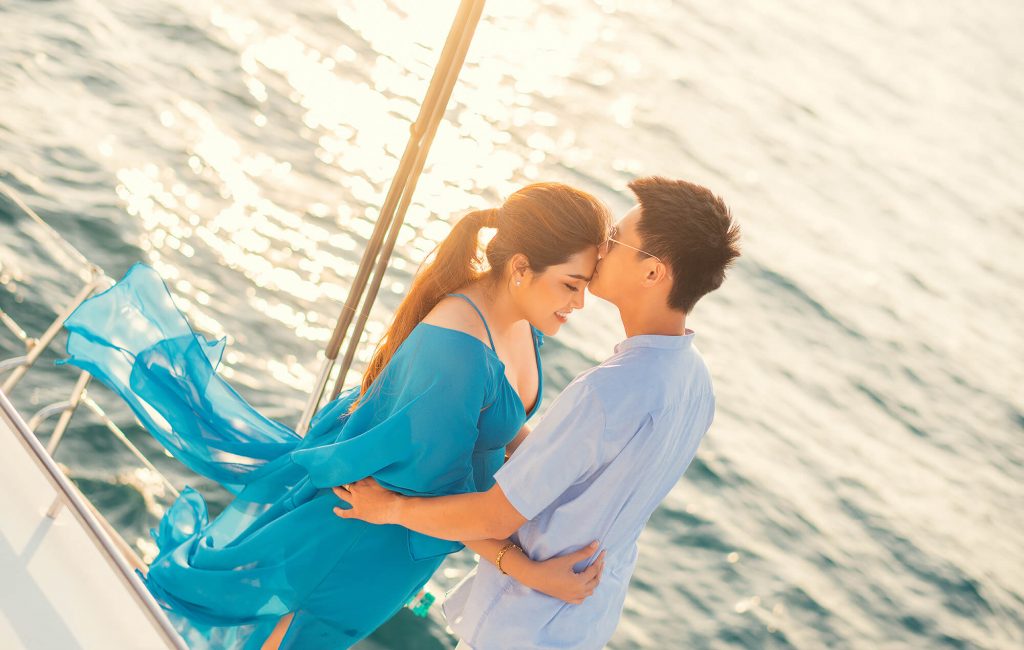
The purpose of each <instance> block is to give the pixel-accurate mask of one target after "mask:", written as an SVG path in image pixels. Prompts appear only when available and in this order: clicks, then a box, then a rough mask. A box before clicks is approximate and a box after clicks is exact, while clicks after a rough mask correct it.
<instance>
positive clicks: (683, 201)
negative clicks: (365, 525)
mask: <svg viewBox="0 0 1024 650" xmlns="http://www.w3.org/2000/svg"><path fill="white" fill-rule="evenodd" d="M629 187H630V189H631V190H632V191H633V193H634V194H635V195H636V197H637V199H638V201H639V205H637V206H635V207H634V208H633V209H631V210H630V211H629V212H628V213H627V214H626V215H625V216H624V217H623V218H622V219H621V221H619V223H618V224H617V226H616V227H615V229H613V232H612V236H611V238H609V239H608V241H607V242H605V244H604V245H602V250H601V260H600V262H599V263H598V266H597V269H596V270H595V274H594V278H593V281H592V282H591V283H590V291H591V293H593V294H594V295H595V296H598V297H599V298H603V299H605V300H607V301H609V302H611V303H612V304H614V305H615V306H616V307H618V309H619V314H620V316H621V318H622V324H623V326H624V328H625V331H626V336H627V338H626V340H625V341H623V342H622V343H620V344H619V345H617V346H616V348H615V354H613V355H612V356H611V357H610V358H609V359H608V360H607V361H605V362H604V363H602V364H601V365H599V366H597V367H596V368H592V369H590V370H588V371H586V372H584V373H583V374H581V375H580V376H578V377H577V378H576V379H575V380H573V382H572V383H570V384H569V386H568V387H566V389H565V391H563V392H562V394H561V395H559V396H558V398H557V399H556V400H555V401H554V403H553V404H552V405H551V407H550V409H549V411H548V413H547V415H546V416H545V417H544V419H543V421H542V422H541V423H540V424H539V425H538V426H537V428H536V429H535V430H534V431H533V432H532V433H530V434H529V436H527V438H526V440H525V441H524V442H522V444H521V445H520V446H519V447H518V449H516V451H515V453H514V454H513V455H512V456H511V458H510V459H509V461H508V462H507V463H506V464H505V465H504V466H503V467H502V468H501V469H500V470H498V472H497V473H496V474H495V481H496V484H495V485H494V487H492V488H491V489H490V490H488V491H487V492H479V493H471V494H458V495H452V496H444V497H434V498H418V497H406V496H401V495H398V494H394V493H392V492H389V491H387V490H384V489H383V488H381V487H380V486H379V485H378V484H377V483H376V481H374V480H372V479H364V480H362V481H359V482H358V483H355V484H351V485H347V486H341V487H339V488H336V489H335V492H336V493H337V494H338V496H339V497H341V498H342V499H343V500H344V501H346V502H348V503H349V504H351V505H352V508H351V509H350V510H342V509H341V508H337V509H336V510H335V512H336V513H337V514H338V516H341V517H351V518H357V519H364V520H366V521H370V522H373V523H381V524H400V525H402V526H406V527H408V528H411V529H413V530H417V531H419V532H422V533H425V534H428V535H432V536H435V537H442V538H446V539H452V540H475V539H502V538H505V537H508V536H511V541H510V543H509V544H507V545H505V546H504V547H503V548H502V550H501V553H500V554H499V555H498V556H497V557H496V558H488V559H489V560H490V561H489V562H481V563H480V565H479V566H478V567H477V568H476V569H475V570H474V571H473V572H472V573H470V574H469V576H467V577H466V579H465V580H463V581H462V582H461V583H460V584H459V585H458V586H457V587H456V588H455V589H454V590H453V591H452V592H451V593H450V594H449V596H448V598H447V600H446V602H445V604H444V611H445V615H446V616H447V618H448V623H449V625H450V626H451V627H452V628H453V629H454V630H455V631H456V633H457V634H458V635H459V637H460V638H461V639H462V643H461V644H460V647H471V648H475V649H476V650H513V649H523V650H525V649H527V648H530V649H532V648H601V647H604V645H605V644H606V643H607V641H608V639H609V638H610V637H611V636H612V633H613V632H614V631H615V627H616V625H617V624H618V620H619V617H620V615H621V612H622V606H623V602H624V600H625V597H626V590H627V587H628V583H629V579H630V576H631V575H632V573H633V570H634V568H635V566H636V560H637V554H638V548H637V539H638V537H639V536H640V532H641V531H642V530H643V527H644V525H645V524H646V523H647V520H648V518H649V517H650V515H651V513H652V512H653V511H654V509H655V508H656V507H657V506H658V504H659V503H660V502H661V500H662V499H663V498H664V497H665V496H666V495H667V494H668V492H669V490H671V489H672V487H673V486H674V485H675V484H676V482H677V481H678V480H679V478H680V476H682V474H683V472H684V471H685V470H686V468H687V466H688V465H689V464H690V461H691V460H692V459H693V457H694V455H695V454H696V452H697V447H698V445H699V444H700V441H701V439H702V438H703V436H704V434H705V432H706V431H707V430H708V427H709V426H710V425H711V421H712V418H713V416H714V408H715V398H714V393H713V390H712V384H711V377H710V375H709V373H708V370H707V367H706V366H705V364H704V361H703V359H702V358H701V356H700V353H699V352H698V351H697V349H696V348H695V347H694V345H693V338H694V332H693V330H690V329H687V328H686V318H687V315H688V314H689V313H690V312H692V310H693V308H694V305H695V304H696V303H697V301H698V300H699V299H700V298H701V297H702V296H704V295H705V294H707V293H709V292H711V291H714V290H715V289H717V288H718V287H719V286H720V285H721V284H722V282H723V280H724V278H725V271H726V269H727V268H728V267H729V266H731V265H732V263H733V261H734V260H735V258H736V257H738V256H739V227H738V226H737V225H736V224H735V223H734V222H733V220H732V218H731V215H730V213H729V210H728V208H727V207H726V206H725V204H724V203H723V202H722V200H721V199H719V198H718V197H716V196H714V195H713V194H712V193H711V192H710V191H709V190H707V189H706V188H704V187H701V186H699V185H695V184H692V183H688V182H685V181H677V180H668V179H664V178H658V177H650V178H642V179H638V180H635V181H633V182H632V183H630V185H629ZM595 539H596V540H600V542H601V546H603V548H604V549H605V552H606V556H605V558H604V560H605V569H606V570H605V571H604V573H603V575H602V576H601V580H600V584H599V585H598V586H597V587H596V589H594V591H593V594H592V595H591V596H590V597H589V598H587V599H586V600H583V601H582V602H581V603H579V604H567V603H565V602H562V601H560V600H557V599H554V598H551V597H549V596H545V595H543V594H541V593H539V592H537V591H533V590H531V589H529V588H527V587H525V586H523V585H521V584H520V583H518V582H516V581H514V580H512V578H510V577H509V576H508V575H507V574H505V570H508V569H509V567H510V565H509V562H512V561H516V556H517V554H519V553H523V554H525V555H526V556H528V557H530V558H532V559H534V560H543V559H547V558H551V557H554V556H560V555H563V554H566V553H570V552H574V551H579V550H580V549H581V548H586V547H587V545H588V544H589V543H590V542H591V540H595ZM596 554H597V548H594V549H593V552H592V553H590V554H589V555H590V556H594V555H596ZM520 558H521V556H520ZM586 565H587V561H584V562H583V563H581V565H577V566H578V568H580V569H582V567H585V566H586Z"/></svg>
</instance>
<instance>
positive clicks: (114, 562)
mask: <svg viewBox="0 0 1024 650" xmlns="http://www.w3.org/2000/svg"><path fill="white" fill-rule="evenodd" d="M0 417H3V418H4V419H6V420H7V423H8V424H9V425H10V427H11V430H12V431H14V432H15V434H16V435H17V437H18V440H19V441H21V444H22V446H23V447H24V448H25V451H27V452H28V453H29V455H30V456H32V459H33V460H34V461H35V462H36V465H37V466H38V467H39V469H40V470H42V472H43V474H44V475H45V476H46V478H47V480H49V482H50V484H51V485H52V486H53V487H54V489H55V490H57V493H58V494H59V495H60V496H61V498H63V499H64V500H65V501H66V502H67V504H68V506H69V509H70V511H71V513H72V514H73V515H74V516H75V519H77V520H78V522H79V523H80V524H81V525H82V527H83V528H84V529H85V532H86V534H88V535H89V537H90V538H92V540H93V542H94V543H95V545H96V547H97V548H98V549H99V550H100V551H101V553H102V554H103V557H104V559H106V561H107V563H108V564H109V565H110V567H111V568H112V569H113V570H114V572H115V573H116V574H117V575H118V576H119V577H120V578H121V581H122V582H123V583H124V584H125V586H127V587H128V589H129V591H130V592H131V595H132V596H133V597H134V598H135V600H136V602H138V604H139V605H140V606H141V607H142V610H143V612H144V613H145V614H146V615H147V616H148V617H149V619H150V622H151V623H152V624H153V625H154V626H155V627H156V628H157V630H159V631H160V632H161V633H162V635H163V637H164V642H165V643H166V644H167V647H169V648H175V649H177V650H188V647H187V646H186V645H185V642H184V641H182V640H181V637H180V636H178V633H177V632H176V631H175V630H174V627H173V626H172V625H171V622H170V621H168V620H167V616H166V615H165V614H164V613H163V611H162V610H161V609H160V606H159V605H157V603H156V601H155V600H153V597H152V596H151V595H150V594H149V591H148V590H147V589H146V586H145V585H144V584H142V581H141V580H139V577H138V576H137V575H136V574H135V571H134V570H133V569H132V567H131V566H129V564H128V562H127V561H126V560H125V558H124V556H123V555H122V554H121V553H120V552H119V551H118V549H117V547H116V546H115V543H114V541H113V539H112V538H111V537H110V535H109V534H108V533H107V531H106V530H105V529H104V528H103V525H102V524H101V523H100V522H99V520H98V519H97V518H96V516H95V515H94V514H93V513H92V511H91V510H90V509H89V506H88V502H87V501H86V500H85V498H84V497H83V496H82V495H81V494H80V493H79V492H78V489H77V488H76V487H75V486H74V485H73V484H72V483H71V481H70V480H69V479H68V477H66V476H64V473H63V472H61V471H60V468H58V467H57V463H55V462H54V460H53V459H52V458H50V456H49V455H47V453H46V450H45V449H43V446H42V445H41V444H40V443H39V440H38V439H37V438H36V437H35V435H34V434H33V433H32V432H31V431H29V430H28V427H27V426H25V422H24V420H22V419H21V416H20V415H18V412H17V411H16V410H15V408H14V405H13V404H11V402H10V401H9V400H8V399H7V395H5V394H4V393H3V391H0Z"/></svg>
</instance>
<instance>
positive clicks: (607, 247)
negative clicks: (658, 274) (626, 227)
mask: <svg viewBox="0 0 1024 650" xmlns="http://www.w3.org/2000/svg"><path fill="white" fill-rule="evenodd" d="M617 234H619V229H618V228H614V227H613V228H612V236H611V237H609V238H608V239H606V240H604V242H603V243H602V244H601V246H600V247H599V248H598V249H597V250H598V253H600V254H601V257H604V256H606V255H607V254H608V253H610V252H611V251H612V244H619V245H621V246H625V247H626V248H632V249H633V250H635V251H636V252H638V253H643V254H644V255H647V256H648V257H653V258H654V259H656V260H658V261H659V262H661V258H660V257H658V256H657V255H655V254H654V253H648V252H647V251H645V250H642V249H640V248H637V247H636V246H631V245H629V244H627V243H626V242H623V241H619V240H618V239H615V235H617ZM661 263H662V264H664V262H661Z"/></svg>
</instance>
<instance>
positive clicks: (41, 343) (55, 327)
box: [0, 265, 109, 393]
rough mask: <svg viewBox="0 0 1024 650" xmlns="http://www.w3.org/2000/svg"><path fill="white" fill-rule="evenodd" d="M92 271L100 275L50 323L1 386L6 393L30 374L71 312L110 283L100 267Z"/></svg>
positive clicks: (0, 388)
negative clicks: (31, 368)
mask: <svg viewBox="0 0 1024 650" xmlns="http://www.w3.org/2000/svg"><path fill="white" fill-rule="evenodd" d="M90 271H91V272H93V273H94V274H97V273H98V276H97V275H94V276H93V279H92V280H90V281H89V282H86V284H85V286H84V287H83V288H82V290H81V291H79V292H78V295H77V296H75V297H74V299H73V300H72V301H71V304H70V305H68V306H67V307H66V308H65V309H64V311H62V312H61V313H60V314H58V315H57V318H56V319H54V321H53V322H52V323H50V327H49V328H47V330H46V332H44V333H43V335H42V336H40V337H39V340H37V341H35V343H34V344H33V345H32V346H31V347H30V349H29V351H28V355H27V356H26V357H25V361H24V362H23V363H22V364H21V365H20V366H18V367H17V368H15V369H14V371H13V372H12V373H11V376H10V377H8V378H7V381H5V382H4V384H3V386H0V390H2V391H3V392H5V393H10V392H11V389H13V388H14V386H15V385H16V384H17V383H18V382H19V381H21V378H22V377H23V376H24V375H25V373H26V372H28V369H29V368H30V367H31V366H32V364H33V363H35V362H36V359H37V358H38V357H39V355H40V354H42V353H43V350H45V349H46V347H47V346H48V345H50V341H52V340H53V339H54V337H55V336H57V334H58V333H59V332H60V331H61V329H62V328H63V327H64V321H65V320H67V317H68V316H70V315H71V312H73V311H75V308H77V307H78V305H80V304H81V303H82V302H84V301H85V299H86V298H88V297H89V296H90V295H91V294H92V292H93V291H94V290H96V288H98V287H99V286H101V285H103V284H105V283H107V282H109V280H108V279H107V277H106V276H105V275H104V274H103V271H100V270H99V268H98V267H96V266H92V265H90ZM30 340H31V339H30Z"/></svg>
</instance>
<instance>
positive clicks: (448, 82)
mask: <svg viewBox="0 0 1024 650" xmlns="http://www.w3.org/2000/svg"><path fill="white" fill-rule="evenodd" d="M482 10H483V6H480V7H479V8H478V11H477V12H476V13H475V14H473V15H471V16H470V22H469V25H468V28H467V29H466V31H465V32H463V34H462V36H461V39H460V40H459V43H458V46H457V47H456V51H455V58H456V60H455V63H454V65H453V66H452V67H451V68H449V70H448V75H447V76H446V77H445V80H444V83H445V89H446V90H447V93H446V94H447V95H448V96H449V97H450V96H451V92H452V90H453V89H454V88H455V82H456V81H457V80H458V77H459V70H460V69H461V68H462V63H463V61H464V60H465V58H466V52H467V51H468V50H469V45H470V43H472V41H473V33H474V31H475V29H476V24H477V22H478V21H479V19H480V11H482ZM447 107H448V106H447V102H446V103H444V104H438V105H436V106H435V107H434V110H435V114H434V115H432V116H431V117H432V118H433V119H432V120H431V122H430V123H431V125H432V128H431V130H430V132H429V133H427V134H426V145H425V146H424V147H423V148H422V149H421V150H420V155H419V156H417V158H416V167H415V169H414V170H413V173H412V177H411V179H410V182H409V185H408V186H407V187H406V190H405V193H404V194H403V195H402V202H401V204H400V205H399V207H398V216H397V218H396V219H395V223H394V224H392V226H391V230H390V232H389V233H388V239H387V241H386V242H385V243H384V248H383V250H382V251H381V255H380V257H379V258H378V260H377V266H376V268H375V269H374V277H373V281H372V283H371V285H370V288H369V290H368V292H367V295H366V299H365V300H363V308H362V311H361V312H360V314H359V321H358V322H357V323H356V327H355V329H354V330H353V331H352V336H351V337H350V338H349V342H348V349H347V350H346V351H345V357H344V359H343V360H342V362H341V369H340V372H339V373H338V378H337V380H336V382H335V384H334V390H333V393H332V395H333V397H337V396H338V393H340V392H341V388H342V385H343V383H344V381H345V376H346V375H347V374H348V370H349V368H350V367H351V366H352V360H353V359H354V358H355V354H356V350H357V348H358V347H359V340H360V338H362V335H363V329H364V328H365V327H366V322H367V320H369V318H370V311H371V309H372V308H373V303H374V301H375V300H376V298H377V293H378V292H379V291H380V285H381V283H382V282H383V281H384V275H385V273H386V272H387V268H388V261H389V259H390V258H391V253H392V251H394V249H395V242H396V241H397V240H398V233H399V231H400V230H401V228H402V222H403V221H404V220H405V213H406V210H408V208H409V203H410V202H411V201H412V197H413V194H414V193H415V192H416V184H417V181H418V180H419V177H420V173H421V172H422V171H423V165H424V164H425V163H426V160H427V153H428V152H429V150H430V144H431V143H432V142H433V140H434V135H435V134H436V133H437V127H438V125H439V124H440V122H441V117H442V116H443V115H444V113H445V110H446V109H447Z"/></svg>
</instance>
